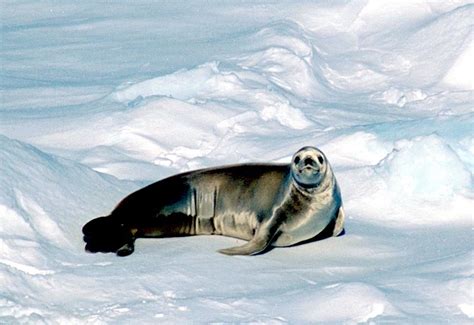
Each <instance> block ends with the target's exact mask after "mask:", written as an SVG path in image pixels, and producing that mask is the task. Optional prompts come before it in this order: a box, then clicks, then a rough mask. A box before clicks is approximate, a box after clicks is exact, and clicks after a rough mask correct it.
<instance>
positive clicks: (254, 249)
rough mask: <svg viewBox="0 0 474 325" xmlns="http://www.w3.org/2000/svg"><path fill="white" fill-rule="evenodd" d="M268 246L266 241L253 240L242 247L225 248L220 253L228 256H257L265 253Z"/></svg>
mask: <svg viewBox="0 0 474 325" xmlns="http://www.w3.org/2000/svg"><path fill="white" fill-rule="evenodd" d="M268 244H269V243H267V242H265V241H261V240H259V241H257V240H254V239H252V240H251V241H249V242H248V243H246V244H244V245H242V246H237V247H231V248H224V249H220V250H219V251H218V252H219V253H222V254H226V255H256V254H258V253H261V252H263V251H264V250H265V249H266V248H267V247H268Z"/></svg>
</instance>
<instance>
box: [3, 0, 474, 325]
mask: <svg viewBox="0 0 474 325" xmlns="http://www.w3.org/2000/svg"><path fill="white" fill-rule="evenodd" d="M0 15H1V20H2V27H1V29H0V34H1V39H2V41H1V44H0V53H1V62H2V64H1V76H0V104H1V106H0V288H2V290H0V323H7V324H17V323H20V324H21V323H28V324H31V323H33V324H35V323H38V324H44V323H46V324H83V323H91V324H109V323H114V324H129V323H155V322H156V323H168V324H177V323H190V322H195V323H209V322H216V323H229V322H230V323H265V324H267V323H268V324H285V323H298V324H300V323H310V324H312V323H334V324H341V323H345V324H357V323H374V324H377V323H404V324H407V323H408V324H411V323H417V324H448V323H455V324H470V323H472V318H473V317H474V306H473V301H474V296H473V292H474V281H473V276H474V266H473V258H474V256H473V244H474V242H473V239H472V238H473V236H472V226H473V215H472V211H473V210H474V207H473V195H474V193H473V186H472V185H473V183H472V182H473V180H472V173H473V170H474V139H473V132H472V130H473V125H474V111H473V100H472V99H473V93H472V90H473V79H472V78H473V76H474V72H473V71H472V70H473V66H472V59H471V58H472V56H473V55H472V48H473V45H472V44H473V41H472V39H473V35H472V34H473V28H472V27H473V26H472V25H473V20H472V17H473V15H474V5H472V4H470V3H469V1H442V2H441V1H431V0H417V1H389V0H384V1H380V0H377V1H375V0H369V1H338V2H328V1H320V2H319V1H317V2H298V3H295V2H294V1H280V2H277V3H275V2H267V1H262V2H258V3H255V2H253V1H245V2H239V4H234V3H231V2H219V3H216V2H204V1H189V2H186V3H184V4H183V3H181V2H166V3H160V4H151V3H149V2H146V1H134V2H133V4H130V3H127V4H125V3H102V4H98V3H95V2H87V3H83V2H81V3H76V4H74V3H58V2H48V1H47V2H34V1H23V2H11V3H5V2H4V3H2V4H0ZM305 145H315V146H318V147H320V148H321V149H322V150H323V151H324V152H325V153H326V155H327V156H328V158H329V160H330V161H331V163H332V165H333V168H334V170H335V173H336V176H337V178H338V181H339V184H340V186H341V190H342V194H343V199H344V204H345V208H346V215H347V225H346V234H345V235H344V236H341V237H338V238H331V239H328V240H324V241H320V242H314V243H308V244H304V245H299V246H295V247H290V248H277V249H273V250H271V251H270V252H268V253H266V254H264V255H261V256H256V257H228V256H223V255H220V254H218V253H216V250H217V249H220V248H224V247H229V246H234V245H237V244H238V243H240V242H241V241H239V240H237V239H232V238H224V237H189V238H169V239H147V240H138V241H137V243H136V252H135V253H134V254H132V255H131V256H129V257H127V258H118V257H116V256H115V255H112V254H107V255H105V254H98V255H97V254H94V255H93V254H87V253H85V252H84V247H83V245H84V243H83V241H82V234H81V227H82V225H83V224H84V223H85V222H86V221H88V220H90V219H91V218H94V217H97V216H101V215H106V214H108V213H109V212H110V210H112V209H113V207H114V206H115V205H116V204H117V202H118V201H119V200H120V199H121V198H122V197H124V196H125V195H126V194H127V193H130V192H131V191H133V190H135V189H137V188H139V187H140V186H143V185H145V184H149V183H151V182H153V181H156V180H158V179H161V178H163V177H165V176H168V175H171V174H174V173H177V172H181V171H186V170H190V169H195V168H201V167H208V166H215V165H221V164H228V163H237V162H248V161H265V162H268V161H274V162H288V161H289V159H290V157H291V155H292V154H293V153H294V152H295V151H296V150H297V149H299V148H300V147H302V146H305Z"/></svg>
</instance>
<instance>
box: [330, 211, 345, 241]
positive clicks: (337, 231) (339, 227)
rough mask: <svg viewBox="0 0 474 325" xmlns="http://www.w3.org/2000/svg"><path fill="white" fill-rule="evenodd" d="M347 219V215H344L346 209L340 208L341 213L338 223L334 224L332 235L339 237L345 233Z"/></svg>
mask: <svg viewBox="0 0 474 325" xmlns="http://www.w3.org/2000/svg"><path fill="white" fill-rule="evenodd" d="M345 219H346V215H345V214H344V208H343V207H340V208H339V211H338V212H337V217H336V222H335V224H334V230H333V232H332V235H333V236H334V237H337V236H339V235H340V234H341V233H342V232H343V231H344V220H345Z"/></svg>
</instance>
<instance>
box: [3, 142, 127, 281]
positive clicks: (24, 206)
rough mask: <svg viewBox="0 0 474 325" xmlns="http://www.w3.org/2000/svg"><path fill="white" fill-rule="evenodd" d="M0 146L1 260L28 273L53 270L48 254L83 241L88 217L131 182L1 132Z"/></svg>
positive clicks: (67, 249) (70, 248) (105, 205)
mask: <svg viewBox="0 0 474 325" xmlns="http://www.w3.org/2000/svg"><path fill="white" fill-rule="evenodd" d="M0 148H1V150H0V160H1V161H2V164H1V165H0V183H1V184H2V186H1V188H0V211H1V212H2V213H1V215H2V227H1V230H0V234H1V235H2V237H1V241H2V245H0V247H1V249H0V254H1V258H0V264H4V265H7V266H9V267H11V268H13V269H16V270H20V271H23V272H25V273H28V274H48V272H49V271H42V269H43V268H47V267H48V266H47V265H48V264H50V262H51V261H48V260H47V259H46V257H45V253H46V254H47V252H51V250H59V251H62V252H63V253H67V252H68V251H71V250H75V249H76V248H77V247H78V246H81V245H82V243H81V238H80V236H78V234H80V229H81V227H82V224H83V222H84V221H85V220H87V219H89V218H90V216H94V215H96V214H98V213H100V212H102V213H105V212H106V211H107V210H106V209H107V208H110V207H108V204H106V203H105V202H107V201H109V200H111V199H117V198H118V197H120V196H121V195H123V193H124V188H130V187H131V186H130V184H129V185H128V186H126V184H127V183H123V184H122V183H120V182H119V181H117V180H115V179H114V178H113V177H111V176H107V175H101V174H98V173H96V172H94V171H92V170H90V169H89V168H87V167H85V166H82V165H80V164H77V163H75V162H72V161H68V160H65V159H62V158H58V157H55V156H52V155H50V154H46V153H45V152H42V151H40V150H38V149H36V148H35V147H33V146H31V145H28V144H24V143H21V142H19V141H16V140H11V139H9V138H7V137H5V136H1V135H0ZM100 207H102V211H100V209H101V208H100ZM71 216H75V217H71Z"/></svg>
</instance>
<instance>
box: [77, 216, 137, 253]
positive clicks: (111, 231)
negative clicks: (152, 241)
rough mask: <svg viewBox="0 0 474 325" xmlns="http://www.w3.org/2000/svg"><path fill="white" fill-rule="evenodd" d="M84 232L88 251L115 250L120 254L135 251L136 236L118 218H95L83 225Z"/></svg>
mask: <svg viewBox="0 0 474 325" xmlns="http://www.w3.org/2000/svg"><path fill="white" fill-rule="evenodd" d="M82 233H83V234H84V241H85V242H86V247H85V249H86V251H88V252H91V253H97V252H102V253H108V252H115V253H117V255H119V256H127V255H130V254H132V253H133V251H134V242H135V238H134V236H133V235H132V234H131V232H130V230H129V229H128V228H127V227H125V225H123V224H121V223H120V221H119V220H117V218H113V217H100V218H96V219H93V220H91V221H89V222H88V223H86V224H85V225H84V227H82Z"/></svg>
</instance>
